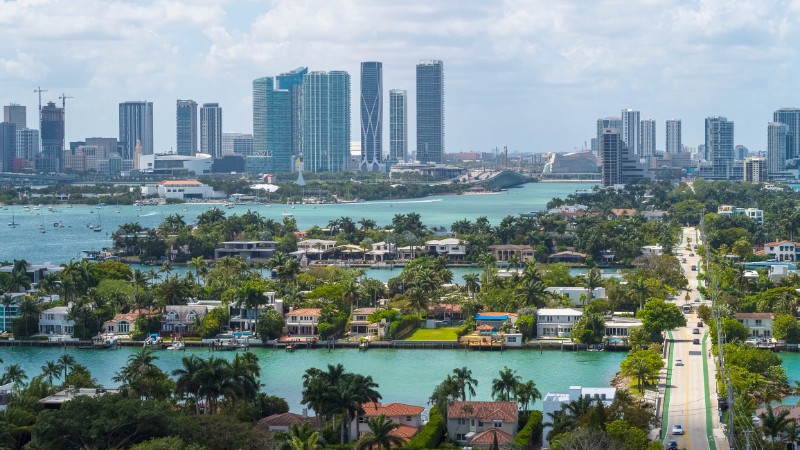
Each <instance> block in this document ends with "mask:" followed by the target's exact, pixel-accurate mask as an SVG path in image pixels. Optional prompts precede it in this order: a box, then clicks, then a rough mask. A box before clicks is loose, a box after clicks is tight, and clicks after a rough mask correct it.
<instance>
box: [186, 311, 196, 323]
mask: <svg viewBox="0 0 800 450" xmlns="http://www.w3.org/2000/svg"><path fill="white" fill-rule="evenodd" d="M195 317H197V313H196V312H194V311H190V312H189V315H187V316H186V318H187V319H189V320H191V321H194V319H195Z"/></svg>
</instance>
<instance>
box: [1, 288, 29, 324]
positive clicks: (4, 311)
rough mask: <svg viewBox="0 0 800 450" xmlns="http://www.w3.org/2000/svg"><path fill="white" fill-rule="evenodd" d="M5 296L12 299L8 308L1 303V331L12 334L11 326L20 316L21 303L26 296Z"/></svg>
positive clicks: (17, 294) (18, 294)
mask: <svg viewBox="0 0 800 450" xmlns="http://www.w3.org/2000/svg"><path fill="white" fill-rule="evenodd" d="M3 295H4V296H6V295H7V296H9V297H11V303H10V304H9V305H8V306H6V305H4V304H3V303H0V331H3V332H9V333H10V332H11V324H12V323H13V322H14V319H16V318H17V317H19V316H20V312H19V301H20V300H22V298H23V297H25V294H20V293H14V294H11V293H5V294H3Z"/></svg>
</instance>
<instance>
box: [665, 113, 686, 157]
mask: <svg viewBox="0 0 800 450" xmlns="http://www.w3.org/2000/svg"><path fill="white" fill-rule="evenodd" d="M666 150H667V153H680V152H682V151H683V142H682V131H681V119H669V120H667V146H666Z"/></svg>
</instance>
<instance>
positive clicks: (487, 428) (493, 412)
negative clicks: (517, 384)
mask: <svg viewBox="0 0 800 450" xmlns="http://www.w3.org/2000/svg"><path fill="white" fill-rule="evenodd" d="M518 420H519V417H518V415H517V404H516V403H515V402H476V401H466V402H461V401H457V402H453V403H451V404H450V406H449V407H448V408H447V434H448V435H449V436H450V437H451V438H452V439H453V440H455V441H456V442H457V443H458V444H460V445H466V446H469V447H477V448H488V447H489V446H490V445H492V441H493V439H494V435H495V434H496V435H497V443H498V444H500V446H501V447H502V446H503V445H504V444H508V443H509V442H511V441H513V440H514V436H516V434H517V424H518Z"/></svg>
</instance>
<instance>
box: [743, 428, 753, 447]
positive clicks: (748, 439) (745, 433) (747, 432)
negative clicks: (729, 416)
mask: <svg viewBox="0 0 800 450" xmlns="http://www.w3.org/2000/svg"><path fill="white" fill-rule="evenodd" d="M752 432H753V430H744V437H745V439H747V447H745V450H751V449H752V447H750V433H752Z"/></svg>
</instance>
